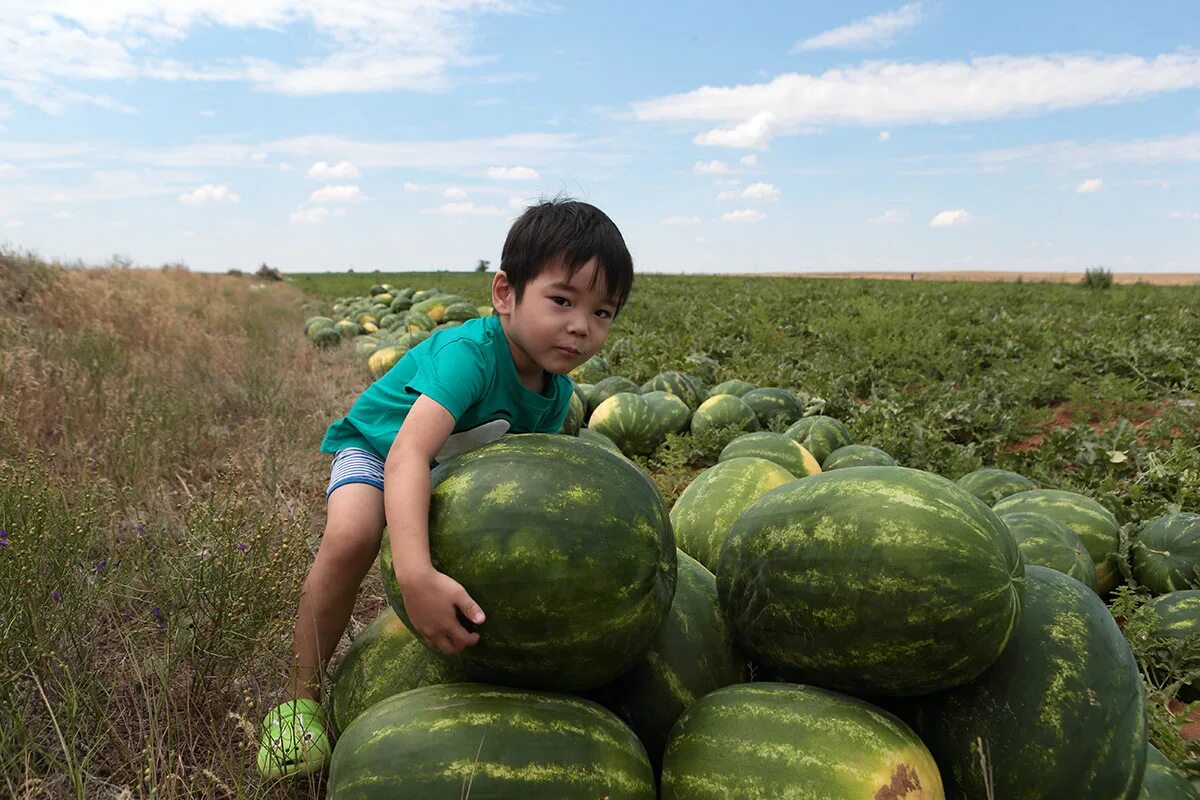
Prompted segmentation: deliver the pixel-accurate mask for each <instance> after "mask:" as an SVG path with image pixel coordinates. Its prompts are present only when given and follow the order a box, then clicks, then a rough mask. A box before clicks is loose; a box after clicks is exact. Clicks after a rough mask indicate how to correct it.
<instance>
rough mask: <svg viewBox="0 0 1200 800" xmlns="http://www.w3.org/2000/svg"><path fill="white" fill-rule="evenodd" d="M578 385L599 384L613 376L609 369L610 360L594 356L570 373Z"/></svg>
mask: <svg viewBox="0 0 1200 800" xmlns="http://www.w3.org/2000/svg"><path fill="white" fill-rule="evenodd" d="M568 374H569V375H570V376H571V380H573V381H575V382H576V383H593V384H594V383H599V382H600V381H602V380H604V379H605V378H607V377H609V376H610V375H612V371H611V370H610V369H609V367H608V359H606V358H605V357H604V356H602V355H599V354H597V355H594V356H592V357H591V358H589V359H588V360H587V361H585V362H583V363H582V364H580V365H579V366H578V367H576V368H575V369H573V370H571V371H570V372H569V373H568Z"/></svg>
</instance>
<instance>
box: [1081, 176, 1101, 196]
mask: <svg viewBox="0 0 1200 800" xmlns="http://www.w3.org/2000/svg"><path fill="white" fill-rule="evenodd" d="M1103 187H1104V179H1103V178H1088V179H1087V180H1086V181H1084V182H1083V183H1081V184H1079V185H1078V186H1076V187H1075V191H1076V192H1078V193H1079V194H1091V193H1092V192H1098V191H1100V189H1101V188H1103Z"/></svg>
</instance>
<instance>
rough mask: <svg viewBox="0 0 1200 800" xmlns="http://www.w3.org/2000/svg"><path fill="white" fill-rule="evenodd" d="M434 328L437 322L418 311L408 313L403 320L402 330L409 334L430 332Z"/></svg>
mask: <svg viewBox="0 0 1200 800" xmlns="http://www.w3.org/2000/svg"><path fill="white" fill-rule="evenodd" d="M436 327H437V322H436V321H435V320H434V319H433V317H431V316H429V315H428V314H425V313H422V312H420V311H409V312H408V316H407V317H405V319H404V328H405V330H407V331H408V332H409V333H416V332H417V331H432V330H433V329H434V328H436Z"/></svg>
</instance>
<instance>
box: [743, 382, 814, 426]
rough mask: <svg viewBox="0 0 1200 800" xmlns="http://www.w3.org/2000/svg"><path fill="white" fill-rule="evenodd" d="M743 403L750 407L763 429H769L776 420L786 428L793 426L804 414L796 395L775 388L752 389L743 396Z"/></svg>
mask: <svg viewBox="0 0 1200 800" xmlns="http://www.w3.org/2000/svg"><path fill="white" fill-rule="evenodd" d="M742 402H744V403H745V404H746V405H748V406H750V408H751V409H752V410H753V411H754V416H756V417H758V424H759V425H761V426H762V427H763V428H769V427H770V426H771V424H772V423H773V422H775V421H776V420H778V421H779V422H781V423H783V425H785V426H786V425H791V424H792V423H793V422H795V421H796V420H798V419H800V417H801V416H802V415H803V414H804V408H803V407H801V405H800V401H799V400H798V399H797V398H796V395H794V394H792V393H791V392H789V391H788V390H787V389H779V388H776V387H774V386H764V387H763V388H761V389H751V390H750V391H748V392H746V393H745V394H744V395H742Z"/></svg>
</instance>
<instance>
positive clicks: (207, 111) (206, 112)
mask: <svg viewBox="0 0 1200 800" xmlns="http://www.w3.org/2000/svg"><path fill="white" fill-rule="evenodd" d="M216 115H217V112H215V111H213V110H212V109H211V108H202V109H200V116H202V117H215V116H216Z"/></svg>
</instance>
